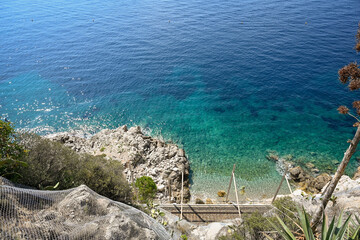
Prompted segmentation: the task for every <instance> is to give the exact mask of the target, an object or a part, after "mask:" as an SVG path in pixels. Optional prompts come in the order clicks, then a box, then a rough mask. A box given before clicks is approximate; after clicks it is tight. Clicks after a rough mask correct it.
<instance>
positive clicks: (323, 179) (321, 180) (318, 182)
mask: <svg viewBox="0 0 360 240" xmlns="http://www.w3.org/2000/svg"><path fill="white" fill-rule="evenodd" d="M330 180H331V176H330V175H329V174H327V173H322V174H320V175H319V176H317V177H316V178H314V179H313V180H312V181H311V182H310V187H312V188H313V192H316V193H319V192H320V191H321V189H323V187H324V186H325V185H326V184H327V183H328V182H330Z"/></svg>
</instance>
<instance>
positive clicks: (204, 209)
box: [159, 204, 272, 223]
mask: <svg viewBox="0 0 360 240" xmlns="http://www.w3.org/2000/svg"><path fill="white" fill-rule="evenodd" d="M239 206H240V212H241V214H247V213H253V212H260V213H264V212H267V211H269V210H270V209H272V206H271V205H263V204H240V205H239ZM159 207H160V208H162V209H164V210H165V211H168V212H170V213H172V214H174V215H176V216H178V217H180V212H181V204H164V205H160V206H159ZM238 217H239V210H238V207H237V205H235V204H183V218H184V219H185V220H187V221H189V222H199V223H200V222H203V223H205V222H220V221H222V220H225V219H234V218H238Z"/></svg>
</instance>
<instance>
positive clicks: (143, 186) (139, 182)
mask: <svg viewBox="0 0 360 240" xmlns="http://www.w3.org/2000/svg"><path fill="white" fill-rule="evenodd" d="M135 186H136V188H137V189H138V194H139V196H138V197H139V201H140V202H143V203H146V202H149V201H152V200H153V199H154V197H155V194H156V191H157V187H156V184H155V182H154V180H153V179H152V178H151V177H147V176H142V177H140V178H138V179H136V182H135Z"/></svg>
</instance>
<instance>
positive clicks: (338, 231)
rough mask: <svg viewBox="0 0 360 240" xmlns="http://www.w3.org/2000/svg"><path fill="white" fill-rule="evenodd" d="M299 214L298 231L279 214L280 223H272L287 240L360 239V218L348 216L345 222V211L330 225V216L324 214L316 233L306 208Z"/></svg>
mask: <svg viewBox="0 0 360 240" xmlns="http://www.w3.org/2000/svg"><path fill="white" fill-rule="evenodd" d="M298 214H299V222H296V221H294V223H295V224H296V225H297V226H298V228H299V229H298V231H297V232H291V230H290V229H289V227H287V226H286V224H285V223H284V222H283V221H282V220H281V218H280V217H279V216H277V215H276V219H277V221H278V222H279V223H278V224H277V223H274V222H270V223H271V225H272V226H273V227H274V228H275V230H276V231H277V232H278V233H279V234H280V236H281V237H283V238H284V239H285V240H299V239H305V240H345V239H347V240H360V219H359V218H358V217H357V216H355V218H356V222H355V221H354V220H353V219H352V218H351V215H350V216H348V217H347V219H346V220H345V222H342V218H343V213H341V214H340V216H339V218H338V220H337V221H336V220H335V217H334V218H333V219H332V220H331V223H330V225H329V221H328V217H327V216H326V214H323V223H322V227H321V232H320V233H314V232H313V230H312V229H311V224H310V219H309V217H308V215H307V214H306V212H305V209H304V208H303V209H302V210H300V209H299V210H298ZM350 223H351V224H350ZM295 235H296V236H295ZM265 236H266V238H268V239H269V240H274V239H273V238H271V237H270V236H268V235H267V234H265Z"/></svg>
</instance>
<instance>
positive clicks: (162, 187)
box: [157, 184, 165, 192]
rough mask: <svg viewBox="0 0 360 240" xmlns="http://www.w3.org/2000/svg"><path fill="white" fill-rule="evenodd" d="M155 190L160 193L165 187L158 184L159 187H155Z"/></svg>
mask: <svg viewBox="0 0 360 240" xmlns="http://www.w3.org/2000/svg"><path fill="white" fill-rule="evenodd" d="M157 189H158V191H159V192H162V191H164V190H165V185H163V184H160V185H159V186H157Z"/></svg>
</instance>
